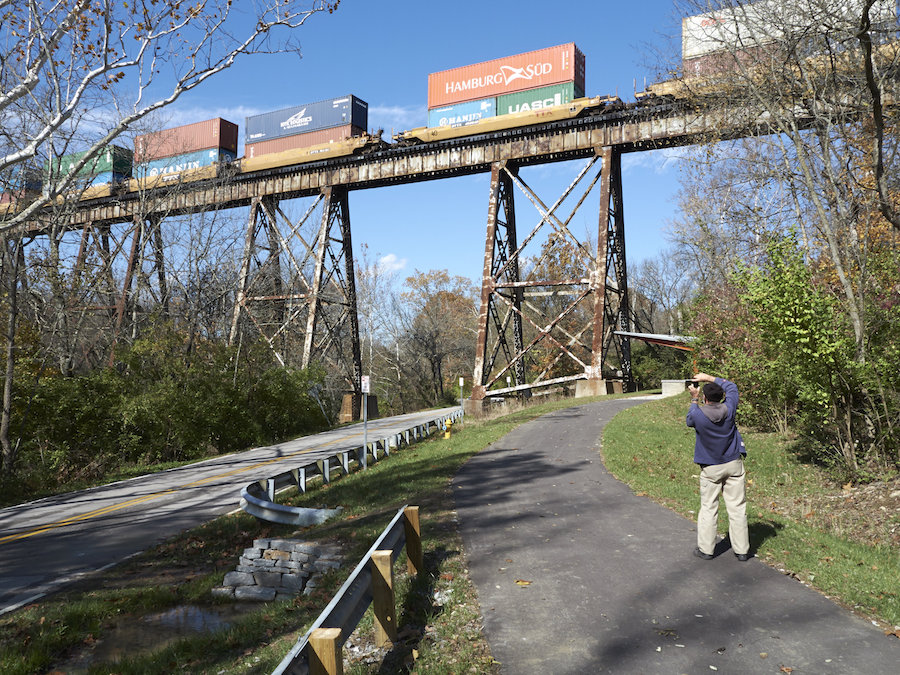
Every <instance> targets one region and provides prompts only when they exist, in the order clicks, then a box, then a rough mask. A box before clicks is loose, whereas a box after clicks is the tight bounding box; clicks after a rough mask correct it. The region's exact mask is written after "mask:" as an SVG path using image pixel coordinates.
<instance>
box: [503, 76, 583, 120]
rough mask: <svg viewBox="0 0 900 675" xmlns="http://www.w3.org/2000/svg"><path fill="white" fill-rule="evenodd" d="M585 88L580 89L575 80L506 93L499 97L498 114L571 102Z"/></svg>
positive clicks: (579, 95)
mask: <svg viewBox="0 0 900 675" xmlns="http://www.w3.org/2000/svg"><path fill="white" fill-rule="evenodd" d="M583 96H584V90H583V89H579V88H578V87H577V86H576V85H575V83H574V82H566V83H564V84H554V85H552V86H550V87H540V88H539V89H528V90H527V91H520V92H517V93H515V94H505V95H503V96H498V97H497V114H498V115H509V114H511V113H517V112H528V111H529V110H541V109H542V108H549V107H550V106H554V105H563V104H564V103H570V102H571V101H572V100H574V99H576V98H582V97H583Z"/></svg>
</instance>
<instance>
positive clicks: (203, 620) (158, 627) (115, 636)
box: [55, 604, 259, 675]
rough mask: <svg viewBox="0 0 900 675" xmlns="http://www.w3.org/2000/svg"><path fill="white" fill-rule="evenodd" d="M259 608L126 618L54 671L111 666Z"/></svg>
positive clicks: (185, 608) (184, 609)
mask: <svg viewBox="0 0 900 675" xmlns="http://www.w3.org/2000/svg"><path fill="white" fill-rule="evenodd" d="M256 609H259V606H258V605H255V604H236V605H221V606H214V607H198V606H196V605H181V606H180V607H175V608H173V609H170V610H167V611H165V612H159V613H156V614H147V615H146V616H142V617H141V618H139V619H137V620H134V619H127V620H125V621H122V622H121V623H120V624H119V625H117V626H115V627H114V628H112V629H110V630H107V631H104V633H103V637H102V638H101V639H99V640H97V641H96V642H95V643H94V644H93V645H91V646H90V647H88V648H87V649H84V650H83V651H81V652H80V653H79V654H77V655H76V656H75V657H73V658H71V659H70V660H69V661H67V662H65V663H64V664H62V665H59V666H57V667H56V668H55V671H56V672H62V673H67V675H78V674H80V673H84V672H87V670H88V668H90V667H91V666H96V665H98V664H101V663H111V662H114V661H118V660H119V659H122V658H125V657H133V656H136V655H138V654H140V653H141V652H150V651H156V650H159V649H162V648H164V647H166V646H168V645H169V644H171V643H173V642H175V641H176V640H179V639H180V638H183V637H188V636H190V635H196V634H199V633H213V632H215V631H217V630H222V629H223V628H227V627H228V626H230V625H231V624H232V623H234V621H236V620H237V619H239V618H240V617H241V616H243V615H244V614H247V613H248V612H252V611H254V610H256Z"/></svg>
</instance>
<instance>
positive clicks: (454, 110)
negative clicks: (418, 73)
mask: <svg viewBox="0 0 900 675" xmlns="http://www.w3.org/2000/svg"><path fill="white" fill-rule="evenodd" d="M496 114H497V99H495V98H484V99H481V100H480V101H467V102H465V103H454V104H453V105H445V106H442V107H440V108H432V109H431V110H429V111H428V126H429V127H464V126H466V125H467V124H475V122H477V121H478V120H482V119H485V118H486V117H494V116H495V115H496Z"/></svg>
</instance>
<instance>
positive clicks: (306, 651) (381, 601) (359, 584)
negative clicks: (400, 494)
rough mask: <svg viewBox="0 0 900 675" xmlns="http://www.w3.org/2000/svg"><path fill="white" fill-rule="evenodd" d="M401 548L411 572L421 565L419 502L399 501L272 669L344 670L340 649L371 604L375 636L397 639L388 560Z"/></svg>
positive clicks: (289, 673) (291, 674) (290, 673)
mask: <svg viewBox="0 0 900 675" xmlns="http://www.w3.org/2000/svg"><path fill="white" fill-rule="evenodd" d="M404 546H405V548H406V554H407V561H408V562H407V565H408V569H409V572H410V573H411V574H420V573H421V572H422V571H423V557H422V540H421V533H420V530H419V507H418V506H404V507H403V508H401V509H400V510H399V511H398V512H397V515H395V516H394V518H393V520H391V522H390V524H388V526H387V527H386V528H385V530H384V532H382V533H381V536H379V537H378V539H376V540H375V543H374V544H372V547H371V548H370V549H369V551H368V553H366V555H365V556H364V557H363V559H362V560H360V562H359V564H358V565H357V566H356V569H354V570H353V572H352V573H351V574H350V576H349V577H348V578H347V580H346V581H345V582H344V585H343V586H341V588H340V590H339V591H338V592H337V594H336V595H335V596H334V598H333V599H332V600H331V602H330V603H329V604H328V606H327V607H326V608H325V609H324V610H323V611H322V613H321V614H319V616H318V618H317V619H316V620H315V621H314V622H313V624H312V626H311V627H310V629H309V630H308V631H307V632H306V634H305V635H304V636H303V637H302V638H300V639H299V640H298V641H297V643H296V644H295V645H294V646H293V647H292V648H291V650H290V651H289V652H288V654H287V656H285V657H284V659H282V661H281V663H280V664H278V667H277V668H276V669H275V670H273V671H272V675H309V674H311V675H318V674H320V673H327V674H328V675H335V674H338V673H342V672H343V663H342V657H341V649H342V647H343V645H344V643H345V642H346V641H347V638H348V637H349V636H350V634H351V633H353V631H354V630H355V629H356V626H357V625H358V624H359V621H360V619H362V617H363V615H364V614H365V613H366V610H367V609H368V608H369V605H370V604H372V605H374V614H375V633H376V635H375V639H376V643H378V644H379V645H383V644H385V643H386V642H389V641H395V640H396V639H397V621H396V607H395V605H394V591H393V588H394V584H393V564H394V562H396V560H397V558H398V557H399V556H400V553H401V551H402V550H403V548H404Z"/></svg>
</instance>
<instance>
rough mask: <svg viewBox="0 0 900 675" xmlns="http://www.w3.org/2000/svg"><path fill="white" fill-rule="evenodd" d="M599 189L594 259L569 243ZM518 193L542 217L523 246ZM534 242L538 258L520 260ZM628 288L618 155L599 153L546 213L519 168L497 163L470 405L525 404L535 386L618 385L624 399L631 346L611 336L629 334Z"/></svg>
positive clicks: (580, 246)
mask: <svg viewBox="0 0 900 675" xmlns="http://www.w3.org/2000/svg"><path fill="white" fill-rule="evenodd" d="M598 163H599V165H600V170H599V171H597V165H598ZM592 174H594V175H593V178H591V179H589V180H588V176H590V175H592ZM598 182H599V183H600V208H599V210H600V218H599V223H598V232H597V245H596V249H594V251H593V252H592V250H591V249H592V248H593V247H592V246H591V245H590V243H583V242H581V241H579V240H578V238H576V237H575V236H574V235H573V233H572V231H571V229H570V223H571V221H572V220H573V217H574V216H575V214H576V213H577V212H578V211H579V210H580V209H581V207H582V206H583V205H584V204H585V202H586V201H587V199H588V197H589V195H590V194H591V192H592V190H593V188H594V187H595V186H596V184H597V183H598ZM579 186H581V189H582V192H581V195H580V197H579V198H578V199H577V202H576V204H575V206H574V207H573V208H572V210H571V213H570V214H569V216H568V217H567V218H566V219H565V220H561V219H560V217H559V216H558V215H557V211H558V210H560V208H561V206H562V205H563V203H564V202H566V200H567V199H569V198H570V197H572V195H573V193H574V191H575V189H576V188H577V187H579ZM514 187H517V188H519V190H520V191H521V192H522V193H523V194H524V195H525V196H526V198H527V199H528V200H529V201H530V202H531V203H532V204H533V205H534V207H535V208H536V209H537V211H538V213H539V214H540V221H539V223H538V224H537V225H536V226H535V227H534V229H533V230H532V231H531V232H530V233H529V234H528V235H527V236H526V237H525V238H524V239H523V240H522V242H521V243H519V242H518V236H517V232H516V213H515V205H514V198H513V193H514V190H513V188H514ZM545 226H547V227H545ZM542 230H543V234H544V236H543V238H542V239H541V238H538V234H540V233H541V231H542ZM547 230H549V232H547ZM534 240H537V241H542V243H541V251H540V254H538V255H532V256H530V257H528V258H526V257H525V254H524V253H523V252H524V251H525V250H526V248H527V246H528V244H529V243H532V242H533V241H534ZM535 243H536V242H535ZM523 270H526V273H525V275H524V278H522V274H523ZM627 288H628V283H627V271H626V265H625V238H624V217H623V210H622V180H621V160H620V153H619V152H618V151H616V150H615V149H614V148H611V147H604V148H600V149H598V151H597V153H596V154H595V156H594V157H593V158H592V159H591V160H589V162H588V163H587V165H586V166H585V167H584V168H583V169H582V171H581V172H580V173H579V175H578V176H577V177H576V178H575V179H574V181H573V182H572V183H571V184H570V185H569V186H568V187H567V188H566V189H565V190H564V191H563V193H562V195H561V196H560V197H559V198H558V199H557V200H556V202H555V203H554V204H552V205H551V206H549V207H548V206H547V205H545V204H544V202H543V201H542V200H541V199H540V197H538V195H536V194H535V193H534V191H533V190H531V188H530V187H529V186H528V185H527V184H526V183H525V182H524V181H523V180H522V178H521V177H520V176H519V172H518V168H517V167H516V166H514V165H512V164H511V163H508V162H505V161H504V162H496V163H494V164H493V165H492V167H491V188H490V197H489V202H488V219H487V233H486V237H485V257H484V270H483V275H482V286H481V306H480V311H479V319H478V338H477V339H478V343H477V345H476V356H475V372H474V378H473V382H474V386H473V392H472V398H473V399H474V400H483V399H484V398H486V397H488V396H504V395H511V394H518V395H522V394H524V395H528V394H530V393H531V391H532V390H533V389H535V388H538V387H547V386H553V385H560V384H563V385H567V384H571V383H572V382H574V381H577V380H595V381H602V380H603V379H617V380H621V381H622V385H623V387H624V388H626V389H629V390H630V389H631V383H632V378H631V357H630V349H629V346H628V342H627V338H622V337H620V336H616V335H615V333H614V330H617V329H619V328H620V327H624V326H628V325H629V315H628V306H629V305H628V295H627V293H628V292H627ZM623 329H624V328H623ZM625 330H627V329H625ZM613 359H615V362H614V361H613ZM513 378H515V382H513V381H512V380H513Z"/></svg>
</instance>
